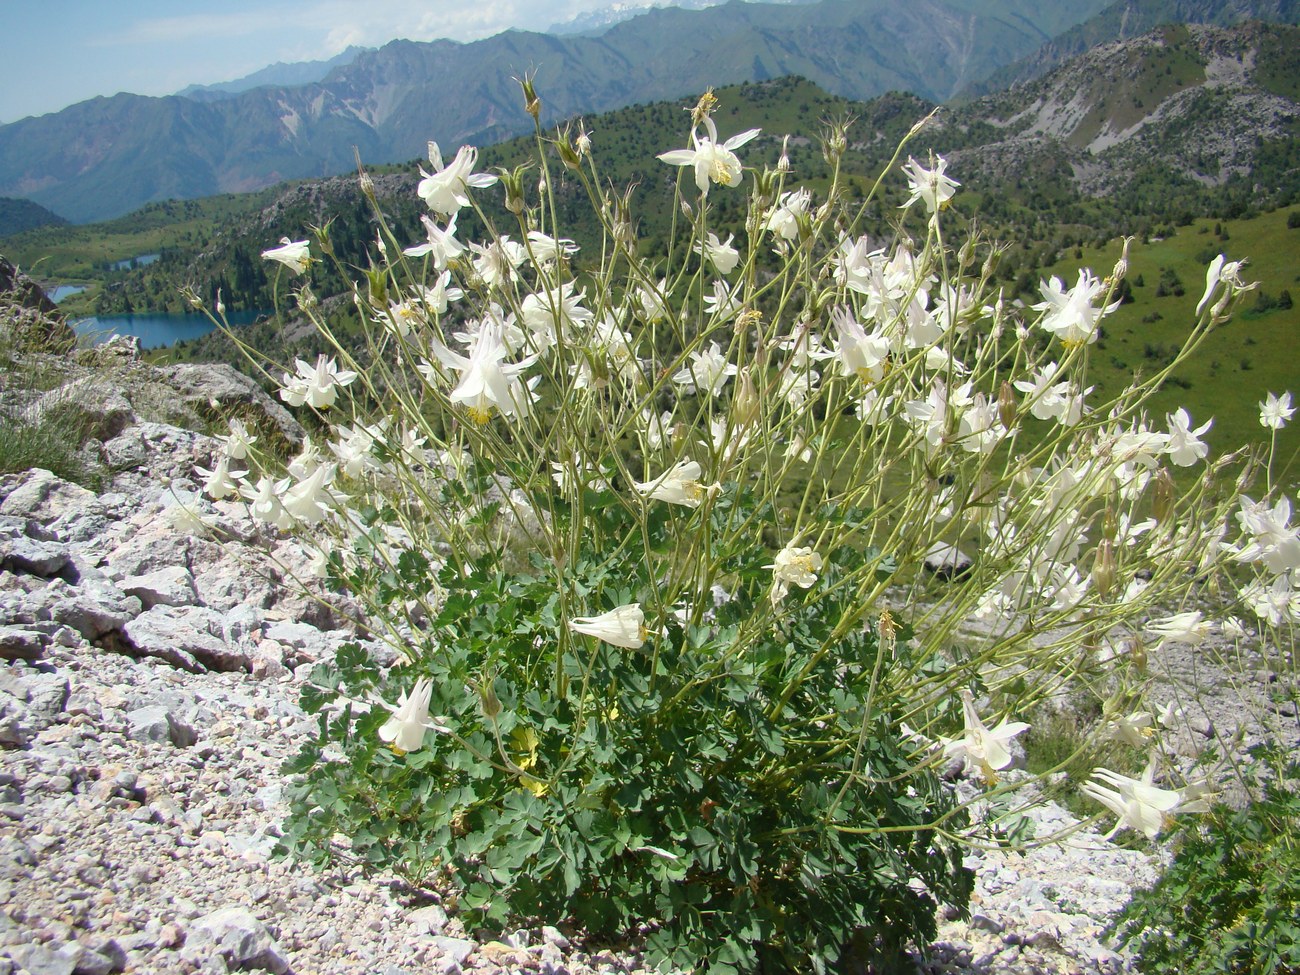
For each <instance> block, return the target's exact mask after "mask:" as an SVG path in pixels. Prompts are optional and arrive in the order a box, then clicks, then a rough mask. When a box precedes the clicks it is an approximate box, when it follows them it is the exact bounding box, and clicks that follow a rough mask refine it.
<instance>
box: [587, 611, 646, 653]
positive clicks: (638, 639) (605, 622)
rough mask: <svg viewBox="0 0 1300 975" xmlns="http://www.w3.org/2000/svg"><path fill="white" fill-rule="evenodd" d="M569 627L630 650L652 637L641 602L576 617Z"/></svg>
mask: <svg viewBox="0 0 1300 975" xmlns="http://www.w3.org/2000/svg"><path fill="white" fill-rule="evenodd" d="M569 629H571V630H573V631H574V632H575V633H585V634H586V635H587V636H594V637H596V639H598V640H604V641H605V642H606V643H610V644H613V645H614V646H616V647H627V648H628V649H629V650H636V649H638V648H639V647H642V646H644V645H645V642H646V640H648V639H649V638H650V633H649V631H648V630H647V629H646V626H645V613H643V612H642V611H641V604H640V603H628V604H627V605H625V606H619V607H618V608H617V609H611V610H610V611H609V612H608V613H601V614H600V615H599V616H578V617H575V618H573V619H571V620H569Z"/></svg>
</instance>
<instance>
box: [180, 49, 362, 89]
mask: <svg viewBox="0 0 1300 975" xmlns="http://www.w3.org/2000/svg"><path fill="white" fill-rule="evenodd" d="M364 50H366V48H363V47H355V46H354V47H349V48H348V49H347V50H345V51H343V52H342V53H340V54H336V55H334V57H332V58H330V59H329V60H328V61H295V62H293V63H289V64H286V63H285V62H283V61H277V62H276V63H275V64H272V65H270V66H268V67H265V68H262V69H261V70H259V71H254V72H253V73H252V74H250V75H245V76H244V77H242V78H236V79H235V80H234V81H221V82H218V83H216V84H212V85H190V86H189V87H188V88H183V89H182V90H180V91H178V92H177V93H176V94H178V95H180V96H181V97H182V98H194V99H198V100H200V101H215V100H216V99H219V98H229V97H230V96H231V95H238V94H239V93H240V92H245V91H250V90H251V89H253V88H262V87H264V86H268V85H270V86H276V87H281V88H289V87H294V86H296V85H309V84H311V83H312V82H313V81H323V80H324V79H325V77H326V75H328V74H329V73H330V72H331V71H332V70H334V69H335V68H337V67H339V66H340V65H344V64H351V63H352V62H353V61H355V60H356V57H357V55H358V54H360V53H361V52H362V51H364Z"/></svg>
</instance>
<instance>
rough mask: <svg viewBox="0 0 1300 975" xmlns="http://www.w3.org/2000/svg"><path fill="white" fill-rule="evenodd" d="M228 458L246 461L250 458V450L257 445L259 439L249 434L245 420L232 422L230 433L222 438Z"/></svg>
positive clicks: (232, 420) (233, 420)
mask: <svg viewBox="0 0 1300 975" xmlns="http://www.w3.org/2000/svg"><path fill="white" fill-rule="evenodd" d="M220 440H221V445H222V448H223V449H224V450H225V452H226V456H227V457H229V458H230V459H231V460H244V459H245V458H246V457H248V448H249V447H251V446H252V445H253V444H255V443H257V438H256V437H254V436H252V435H251V434H250V433H249V432H248V427H246V426H244V421H243V420H237V419H233V418H232V419H231V420H230V433H229V434H227V435H226V436H224V437H221V438H220Z"/></svg>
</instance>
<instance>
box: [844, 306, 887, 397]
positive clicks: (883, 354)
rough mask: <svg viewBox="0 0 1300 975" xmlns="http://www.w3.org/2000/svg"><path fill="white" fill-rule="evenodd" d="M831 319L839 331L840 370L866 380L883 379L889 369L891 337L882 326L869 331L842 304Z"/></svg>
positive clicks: (876, 380)
mask: <svg viewBox="0 0 1300 975" xmlns="http://www.w3.org/2000/svg"><path fill="white" fill-rule="evenodd" d="M831 321H832V322H833V323H834V325H835V330H836V332H838V333H839V334H838V339H837V341H836V344H835V348H836V351H837V352H838V353H839V357H840V371H841V372H843V373H844V375H846V376H857V377H858V378H859V379H861V380H862V381H863V382H866V383H874V382H878V381H880V380H881V379H883V378H884V377H885V373H886V372H887V371H888V370H889V340H888V339H887V338H886V337H885V336H884V335H883V334H881V332H880V331H879V330H876V331H873V332H872V333H871V334H870V335H868V334H867V331H866V329H864V328H863V327H862V326H861V325H860V324H859V323H858V320H857V319H856V318H854V317H853V313H852V312H851V311H850V310H849V309H848V308H844V307H842V306H841V307H839V308H836V309H835V310H834V311H833V312H831Z"/></svg>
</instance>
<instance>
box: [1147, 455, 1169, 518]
mask: <svg viewBox="0 0 1300 975" xmlns="http://www.w3.org/2000/svg"><path fill="white" fill-rule="evenodd" d="M1173 510H1174V476H1173V475H1172V474H1170V473H1169V468H1167V467H1162V468H1160V471H1159V473H1157V474H1156V479H1155V488H1154V491H1153V496H1152V498H1151V517H1152V518H1154V519H1155V520H1156V521H1158V522H1160V523H1162V524H1163V523H1164V522H1165V521H1166V520H1168V518H1169V515H1170V514H1171V513H1172V512H1173Z"/></svg>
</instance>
